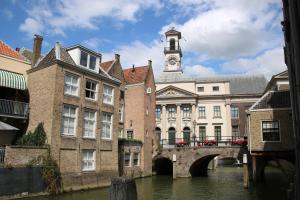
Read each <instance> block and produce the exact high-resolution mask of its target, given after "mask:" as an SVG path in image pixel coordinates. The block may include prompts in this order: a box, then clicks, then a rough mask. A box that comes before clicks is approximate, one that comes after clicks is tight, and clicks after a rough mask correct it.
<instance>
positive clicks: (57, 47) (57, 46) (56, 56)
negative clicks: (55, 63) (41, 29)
mask: <svg viewBox="0 0 300 200" xmlns="http://www.w3.org/2000/svg"><path fill="white" fill-rule="evenodd" d="M55 58H56V59H57V60H60V44H59V42H56V43H55Z"/></svg>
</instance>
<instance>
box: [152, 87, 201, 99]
mask: <svg viewBox="0 0 300 200" xmlns="http://www.w3.org/2000/svg"><path fill="white" fill-rule="evenodd" d="M195 96H197V95H196V94H194V93H192V92H189V91H187V90H184V89H181V88H178V87H175V86H172V85H170V86H167V87H165V88H162V89H160V90H158V91H156V97H157V98H160V97H161V98H164V97H167V98H169V97H195Z"/></svg>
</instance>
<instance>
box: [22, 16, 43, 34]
mask: <svg viewBox="0 0 300 200" xmlns="http://www.w3.org/2000/svg"><path fill="white" fill-rule="evenodd" d="M43 28H44V26H43V24H40V22H39V21H37V20H35V19H33V18H27V19H26V20H25V22H24V23H23V24H21V25H20V30H21V31H24V32H26V33H27V35H28V36H30V37H32V36H33V35H34V34H36V33H41V32H42V30H43Z"/></svg>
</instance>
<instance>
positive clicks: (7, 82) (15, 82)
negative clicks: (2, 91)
mask: <svg viewBox="0 0 300 200" xmlns="http://www.w3.org/2000/svg"><path fill="white" fill-rule="evenodd" d="M0 87H8V88H14V89H18V90H26V81H25V77H24V76H23V75H22V74H17V73H14V72H10V71H6V70H0Z"/></svg>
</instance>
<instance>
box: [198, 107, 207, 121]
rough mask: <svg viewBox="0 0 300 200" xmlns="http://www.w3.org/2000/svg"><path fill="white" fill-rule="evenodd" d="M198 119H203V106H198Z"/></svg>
mask: <svg viewBox="0 0 300 200" xmlns="http://www.w3.org/2000/svg"><path fill="white" fill-rule="evenodd" d="M198 109H199V118H205V116H206V114H205V106H199V108H198Z"/></svg>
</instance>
